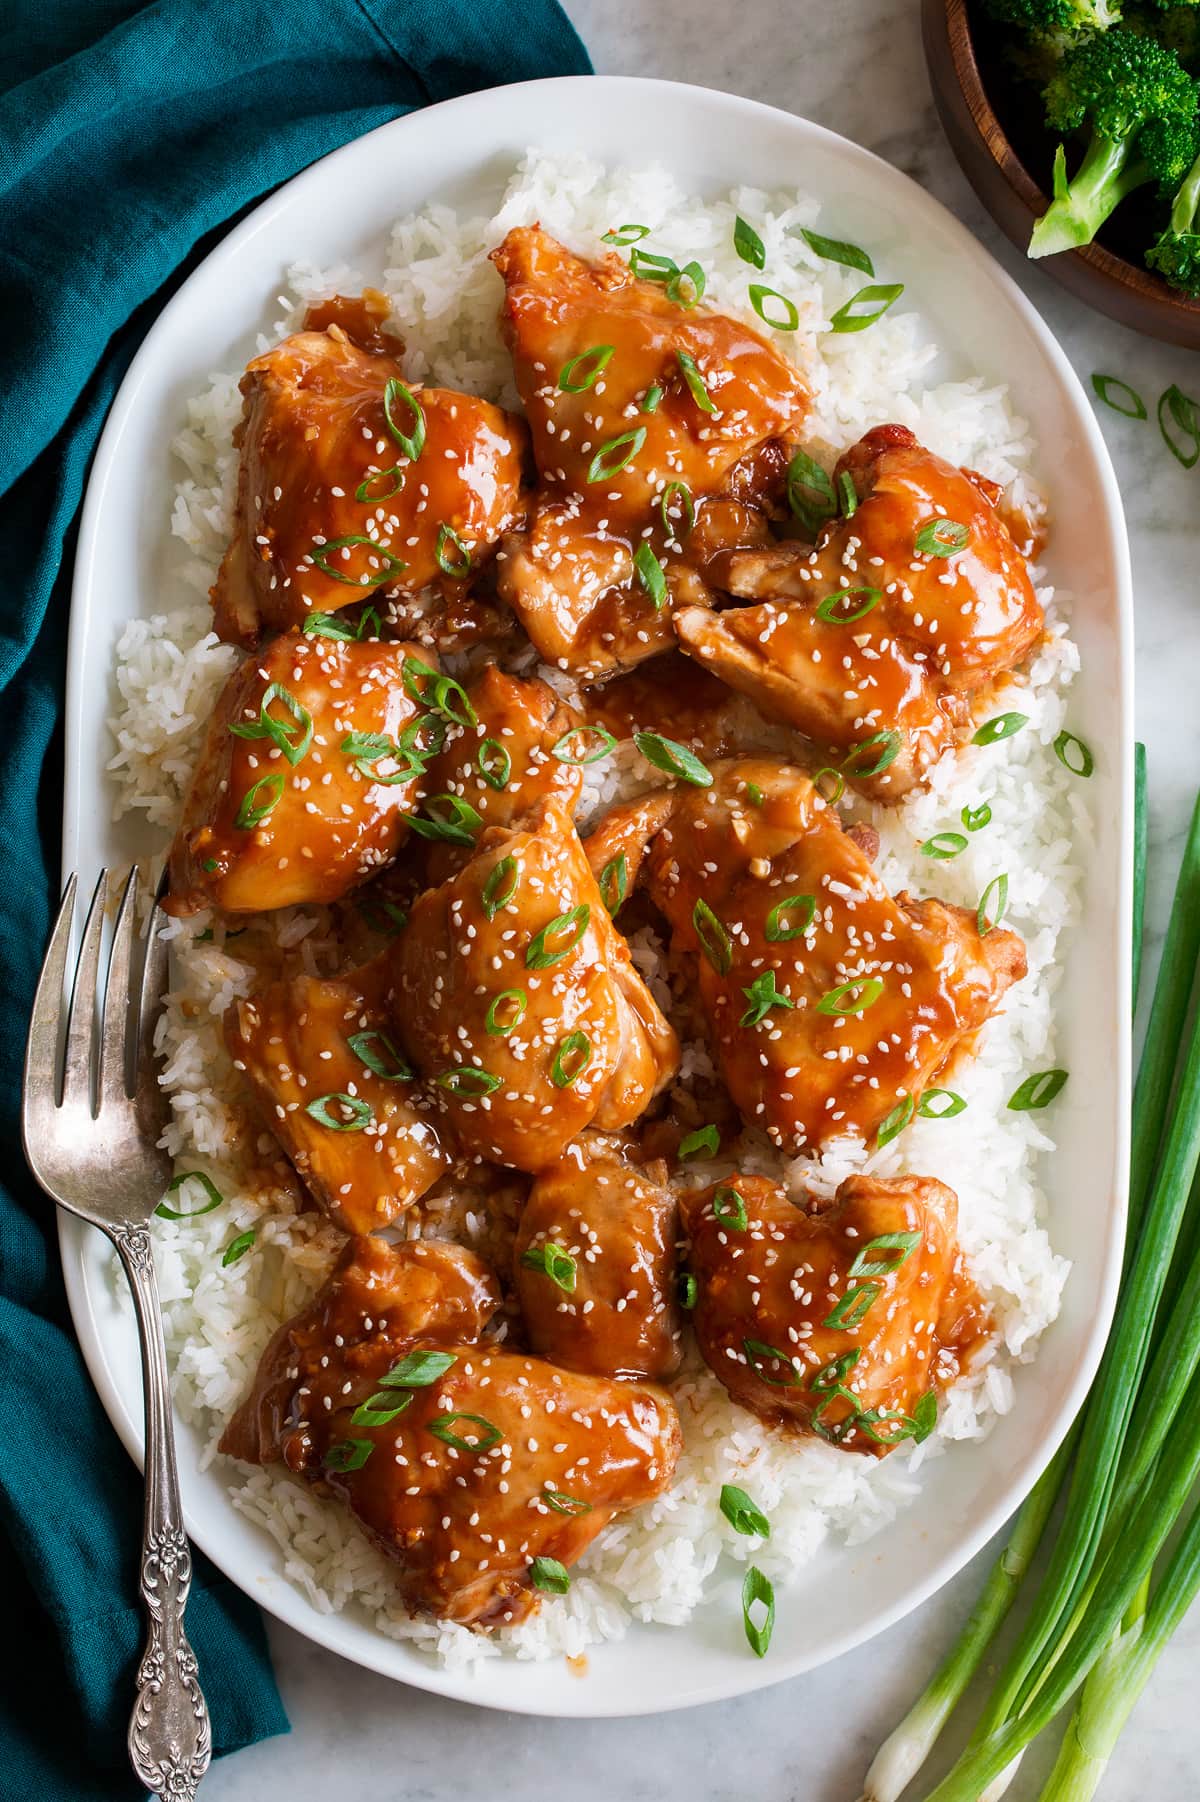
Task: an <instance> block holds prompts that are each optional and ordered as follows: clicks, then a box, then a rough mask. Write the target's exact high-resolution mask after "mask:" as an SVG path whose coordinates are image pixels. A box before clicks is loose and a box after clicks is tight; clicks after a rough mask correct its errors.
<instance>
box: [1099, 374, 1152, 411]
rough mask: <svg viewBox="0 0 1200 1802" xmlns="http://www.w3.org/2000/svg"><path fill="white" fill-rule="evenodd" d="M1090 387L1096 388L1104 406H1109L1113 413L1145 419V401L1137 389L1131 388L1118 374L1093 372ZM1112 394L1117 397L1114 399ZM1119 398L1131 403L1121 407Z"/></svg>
mask: <svg viewBox="0 0 1200 1802" xmlns="http://www.w3.org/2000/svg"><path fill="white" fill-rule="evenodd" d="M1092 387H1093V388H1094V389H1095V390H1096V393H1097V394H1098V395H1099V396H1100V399H1101V400H1102V401H1103V402H1104V404H1105V406H1106V407H1111V408H1112V410H1113V412H1114V413H1120V414H1122V415H1123V416H1124V417H1125V418H1126V419H1145V417H1146V403H1145V401H1144V400H1143V399H1142V397H1141V395H1140V394H1139V393H1138V391H1137V389H1136V388H1131V387H1130V386H1129V383H1128V382H1123V381H1122V380H1121V378H1120V376H1119V375H1096V374H1093V376H1092ZM1114 396H1117V397H1118V398H1116V399H1114ZM1121 400H1128V401H1129V402H1130V403H1131V404H1130V405H1129V406H1127V407H1123V406H1121V404H1120V401H1121Z"/></svg>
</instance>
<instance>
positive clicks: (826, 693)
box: [674, 426, 1043, 801]
mask: <svg viewBox="0 0 1200 1802" xmlns="http://www.w3.org/2000/svg"><path fill="white" fill-rule="evenodd" d="M835 474H836V475H837V476H838V477H839V478H841V477H846V478H848V479H849V480H850V481H851V482H852V483H853V489H854V493H855V495H856V497H857V505H856V507H855V510H854V512H853V513H852V514H851V516H850V517H849V518H837V519H835V520H832V521H830V522H829V524H828V525H826V526H825V528H824V529H823V531H822V533H821V535H820V537H819V539H818V541H817V544H816V547H815V549H813V550H811V551H809V550H807V549H805V548H803V547H802V546H800V545H798V544H793V543H786V544H785V543H781V544H777V545H775V546H773V547H771V548H770V549H766V550H749V551H737V550H734V551H731V552H728V553H722V554H719V555H718V556H717V557H716V559H715V561H714V564H713V567H712V572H711V573H712V580H713V581H714V583H715V584H716V585H717V586H719V587H722V588H725V589H728V590H729V591H730V592H731V593H733V594H735V595H739V596H745V597H748V598H751V599H754V600H756V601H757V602H758V603H759V604H758V605H757V606H753V607H738V608H731V609H728V610H726V611H724V612H720V613H715V612H713V611H711V610H710V609H708V608H704V607H687V608H681V609H679V610H678V611H677V612H676V614H675V616H674V626H675V631H676V633H677V635H678V638H679V642H680V644H681V645H682V646H683V649H684V650H685V651H687V652H688V653H689V655H691V656H693V657H696V658H698V659H699V660H700V662H701V663H702V664H703V666H704V667H705V668H706V669H709V670H712V671H714V672H715V673H716V674H717V675H719V676H721V677H722V678H723V679H724V680H725V681H726V682H728V683H729V684H730V686H731V687H733V688H737V689H740V690H741V691H742V692H743V693H745V694H748V695H750V696H751V697H752V698H753V699H754V700H755V701H756V702H757V703H758V705H759V706H760V707H761V708H762V709H763V711H764V712H765V713H767V714H770V715H772V716H773V717H774V718H777V719H780V720H783V721H785V722H786V723H787V724H788V725H791V726H795V727H796V728H798V730H799V731H801V732H803V733H804V734H805V735H806V736H807V737H808V738H810V739H811V740H812V741H813V743H814V744H815V745H816V746H817V747H818V749H819V752H820V755H821V756H822V757H823V758H824V757H829V758H830V759H831V760H832V761H833V762H834V763H835V764H836V765H837V766H838V767H840V768H841V769H842V770H843V771H844V773H845V775H846V777H847V779H848V780H849V781H851V782H853V783H854V784H855V785H856V786H857V787H859V788H861V789H862V791H863V792H864V793H866V794H869V795H871V796H872V797H873V798H874V799H876V800H880V801H898V800H900V799H902V798H903V796H904V795H905V794H907V793H908V792H909V791H910V790H911V789H913V788H914V787H916V786H918V785H919V784H921V783H922V782H923V781H924V780H925V779H926V778H927V776H928V773H929V771H930V769H931V768H932V766H933V765H934V764H935V763H936V762H937V760H938V758H939V757H940V756H941V755H942V753H943V751H945V750H946V748H947V747H948V746H949V745H951V744H952V743H953V742H954V741H955V738H956V737H957V736H958V735H959V734H960V733H961V732H962V731H963V730H964V729H965V728H966V727H967V726H968V725H969V724H970V721H971V714H972V704H973V701H974V700H975V698H976V697H977V696H978V695H979V694H980V692H981V691H984V690H986V688H987V686H988V685H989V684H991V683H994V682H995V680H996V678H997V677H999V676H1001V675H1003V674H1004V672H1005V671H1006V670H1010V669H1012V668H1013V667H1014V666H1015V665H1016V664H1018V663H1019V662H1020V661H1021V659H1022V658H1023V657H1024V656H1026V655H1027V653H1028V652H1029V651H1030V649H1031V648H1032V647H1033V645H1034V643H1035V642H1036V640H1037V638H1038V637H1039V635H1040V633H1041V630H1042V625H1043V618H1042V609H1041V606H1040V605H1039V603H1038V600H1037V596H1036V595H1035V593H1034V590H1033V585H1032V583H1031V581H1030V579H1029V570H1028V567H1027V565H1026V562H1025V559H1024V557H1023V556H1022V555H1021V553H1020V551H1019V550H1018V549H1017V547H1016V545H1015V544H1014V543H1013V540H1012V538H1011V536H1010V534H1009V531H1008V528H1007V526H1006V525H1005V523H1004V521H1003V519H1002V518H1001V516H1000V515H999V513H998V512H997V511H996V501H997V498H998V496H999V490H998V489H997V488H996V487H995V486H994V485H993V484H991V483H988V482H985V481H984V479H983V477H981V476H976V475H974V474H972V473H971V472H969V471H965V470H961V469H956V468H955V467H954V466H953V465H952V464H950V463H947V462H945V461H944V459H942V458H941V457H935V456H934V455H933V454H932V452H930V451H927V450H925V449H924V448H923V447H922V446H921V445H920V444H918V442H917V440H916V439H915V438H914V437H913V435H912V433H911V432H909V431H908V430H907V429H906V428H905V427H903V426H879V427H877V428H876V429H875V430H874V431H871V432H868V433H867V435H866V437H865V438H863V439H861V440H860V441H859V443H858V444H856V445H854V446H853V447H852V448H851V449H850V450H849V451H847V453H846V455H845V456H844V457H843V458H842V459H841V461H840V462H839V464H838V466H837V470H836V471H835Z"/></svg>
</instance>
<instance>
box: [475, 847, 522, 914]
mask: <svg viewBox="0 0 1200 1802" xmlns="http://www.w3.org/2000/svg"><path fill="white" fill-rule="evenodd" d="M520 881H521V871H520V867H519V865H518V863H517V860H516V858H515V857H502V858H501V859H500V862H499V863H498V864H496V865H494V867H493V868H492V870H491V872H490V874H489V875H488V879H487V881H486V882H485V883H484V885H483V888H482V890H481V899H482V901H483V911H484V913H485V914H486V916H487V918H488V919H489V920H494V919H495V917H496V915H497V914H498V913H499V912H500V909H501V908H502V907H507V906H508V903H509V902H510V901H511V900H512V898H513V896H514V895H515V894H516V892H517V887H518V885H519V883H520Z"/></svg>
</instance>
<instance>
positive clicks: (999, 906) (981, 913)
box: [975, 875, 1008, 939]
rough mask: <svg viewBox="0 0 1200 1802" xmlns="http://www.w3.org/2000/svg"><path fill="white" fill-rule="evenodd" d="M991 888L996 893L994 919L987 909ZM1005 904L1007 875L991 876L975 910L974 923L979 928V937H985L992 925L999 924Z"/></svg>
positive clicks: (1006, 901) (1006, 902)
mask: <svg viewBox="0 0 1200 1802" xmlns="http://www.w3.org/2000/svg"><path fill="white" fill-rule="evenodd" d="M993 889H994V890H995V893H996V913H995V918H994V919H993V918H992V917H991V914H990V913H989V909H990V907H991V905H992V891H993ZM1007 906H1008V877H1007V876H1006V875H1002V876H993V877H992V880H991V881H990V882H989V883H988V885H987V887H986V888H985V889H984V891H983V893H982V895H980V897H979V906H978V907H977V908H976V910H975V924H976V926H977V927H978V928H979V936H980V938H981V939H985V938H986V937H987V935H988V933H989V932H990V931H991V930H992V927H993V926H999V924H1000V922H1001V920H1002V919H1003V918H1004V910H1005V908H1006V907H1007Z"/></svg>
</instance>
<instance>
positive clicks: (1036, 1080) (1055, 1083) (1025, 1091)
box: [1008, 1070, 1067, 1114]
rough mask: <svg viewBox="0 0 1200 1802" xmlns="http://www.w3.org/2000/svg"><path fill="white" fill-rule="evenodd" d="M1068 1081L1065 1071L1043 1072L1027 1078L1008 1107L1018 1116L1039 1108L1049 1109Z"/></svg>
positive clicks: (1012, 1097)
mask: <svg viewBox="0 0 1200 1802" xmlns="http://www.w3.org/2000/svg"><path fill="white" fill-rule="evenodd" d="M1066 1080H1067V1072H1066V1071H1065V1070H1042V1071H1039V1073H1038V1074H1037V1075H1036V1076H1027V1077H1026V1078H1025V1081H1024V1082H1023V1083H1022V1084H1021V1086H1020V1088H1019V1089H1017V1090H1016V1091H1015V1093H1014V1094H1013V1095H1012V1096H1011V1097H1010V1098H1009V1103H1008V1105H1009V1107H1010V1108H1012V1110H1013V1112H1014V1113H1016V1114H1026V1113H1031V1112H1033V1111H1034V1110H1035V1109H1037V1108H1043V1107H1049V1105H1050V1103H1051V1102H1052V1101H1053V1100H1054V1097H1055V1096H1056V1095H1057V1094H1058V1093H1059V1091H1060V1089H1062V1088H1063V1086H1064V1084H1065V1083H1066Z"/></svg>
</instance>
